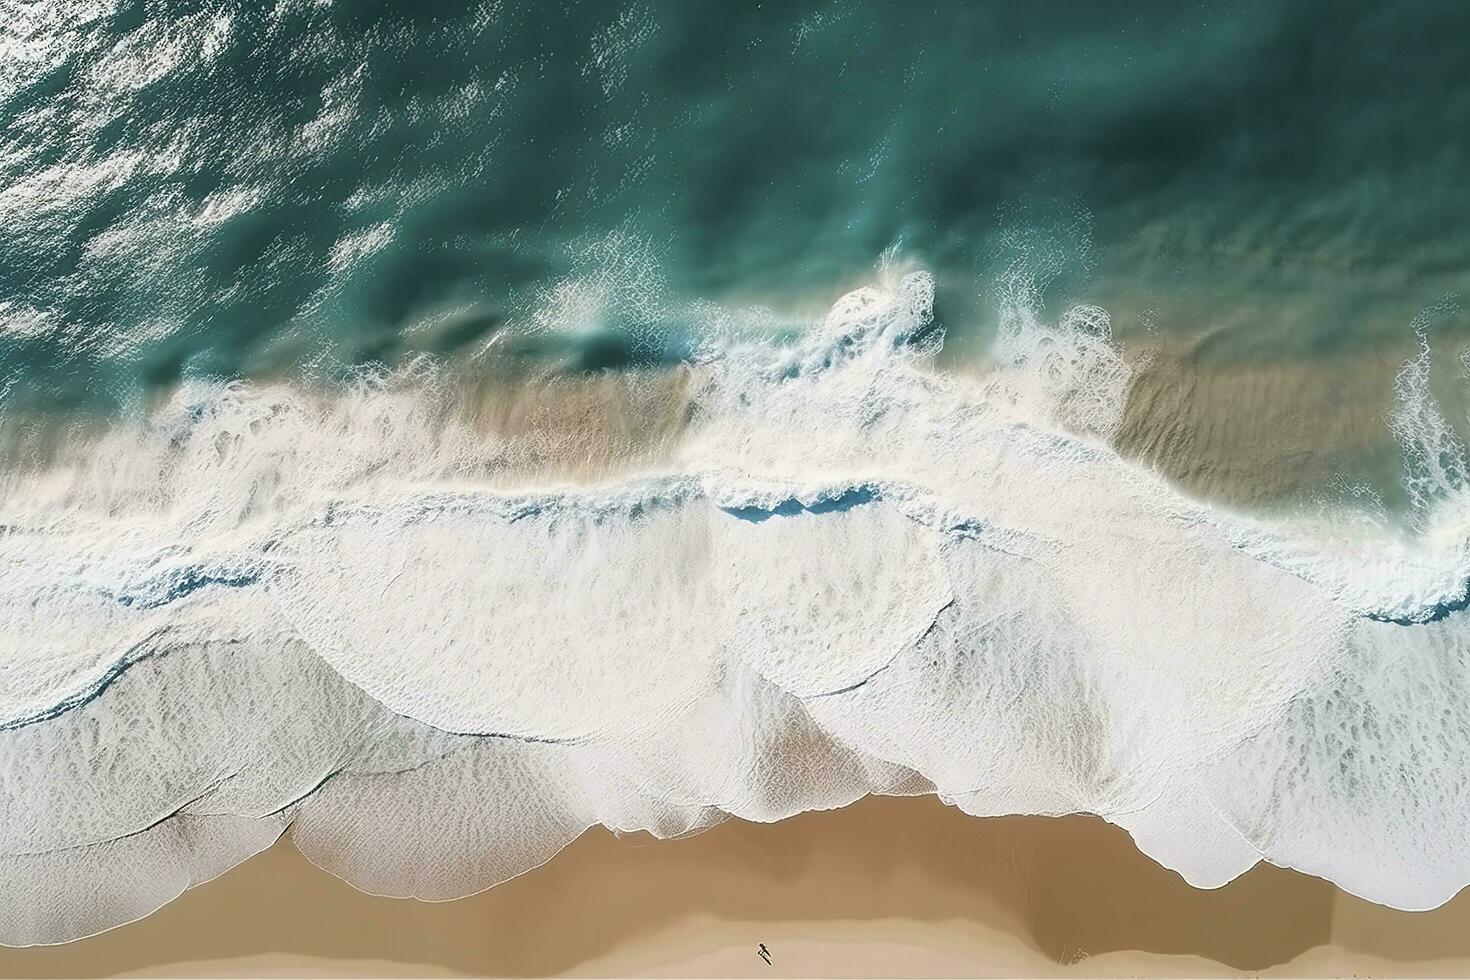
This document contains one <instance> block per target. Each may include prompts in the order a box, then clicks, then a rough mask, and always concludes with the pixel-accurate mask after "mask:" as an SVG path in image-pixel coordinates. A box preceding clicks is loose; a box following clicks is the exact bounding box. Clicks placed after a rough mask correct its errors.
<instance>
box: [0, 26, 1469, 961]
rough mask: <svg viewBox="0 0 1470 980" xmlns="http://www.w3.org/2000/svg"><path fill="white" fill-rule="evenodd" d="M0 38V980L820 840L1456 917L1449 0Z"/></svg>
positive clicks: (1458, 772)
mask: <svg viewBox="0 0 1470 980" xmlns="http://www.w3.org/2000/svg"><path fill="white" fill-rule="evenodd" d="M3 15H4V28H3V30H4V33H3V34H0V38H3V42H0V122H3V123H4V125H5V126H6V134H7V137H6V141H5V142H4V144H3V147H0V174H3V184H0V215H3V216H4V220H5V225H4V227H5V229H6V235H5V236H4V238H3V240H0V452H3V457H0V880H3V882H4V883H5V886H6V889H7V894H9V895H12V896H18V897H19V898H18V900H16V901H12V902H8V903H6V907H5V908H4V909H3V910H0V942H4V943H8V944H29V943H43V942H57V941H63V940H66V939H71V938H75V937H79V936H83V935H87V934H90V933H93V932H96V931H98V930H101V929H105V928H108V927H110V926H114V925H117V924H120V923H122V922H126V921H129V920H131V919H133V918H136V917H138V916H140V915H144V914H146V913H148V912H150V911H152V910H153V909H155V908H157V907H158V906H160V905H162V904H163V903H165V902H167V901H168V900H170V899H171V898H173V897H175V896H177V895H178V894H179V893H180V892H181V891H182V890H184V889H185V888H187V887H189V886H190V885H192V884H196V883H198V882H200V881H203V880H206V879H207V878H209V877H212V876H214V875H216V874H219V873H221V872H223V871H225V870H227V869H228V868H230V867H231V866H233V865H234V864H237V863H238V862H240V861H242V860H244V859H245V858H247V857H248V856H250V855H251V854H254V853H256V852H258V851H259V850H261V849H263V848H265V847H267V846H269V844H270V843H271V842H273V841H274V840H275V839H276V838H277V837H279V836H280V835H281V834H282V833H285V832H288V831H289V833H290V834H291V836H292V839H293V840H294V841H295V843H296V846H298V847H299V848H301V849H302V850H303V851H304V852H305V853H306V854H307V856H308V857H309V858H311V860H313V861H315V862H317V863H318V864H321V865H322V866H323V867H326V868H328V869H329V870H331V871H333V872H335V873H337V874H339V875H341V876H343V877H344V878H346V879H347V880H349V881H351V882H353V883H354V884H356V885H358V886H359V887H362V888H365V889H367V890H369V891H372V892H375V893H379V894H390V895H413V896H417V897H420V898H429V899H443V898H452V897H456V896H460V895H465V894H469V893H471V892H474V891H477V890H479V889H482V888H485V887H489V886H491V885H493V884H496V883H497V882H500V881H503V880H505V879H507V878H509V877H512V876H514V875H517V874H520V873H522V872H525V871H527V870H529V869H531V868H533V867H535V866H536V865H538V864H540V863H542V862H544V861H545V860H547V859H549V858H550V857H552V856H553V855H554V854H555V853H556V851H557V850H558V849H560V848H561V847H562V846H564V845H565V844H567V843H568V842H570V841H571V840H572V839H574V838H575V837H576V836H577V835H578V834H580V833H581V832H582V831H584V830H585V829H587V828H588V827H591V826H594V825H598V824H601V825H604V826H606V827H609V828H611V829H613V830H616V831H636V830H646V831H649V832H651V833H653V834H656V835H658V836H662V837H671V836H676V835H680V834H686V833H690V832H693V831H696V830H699V829H702V828H704V827H708V826H710V825H712V824H714V823H716V822H718V821H719V820H722V819H724V818H726V817H727V816H731V815H733V816H737V817H741V818H745V819H751V820H759V821H772V820H778V819H782V818H784V817H786V816H790V815H793V814H795V813H799V812H802V811H804V810H811V809H823V808H832V807H837V806H842V805H845V804H848V803H851V802H853V801H854V800H856V799H858V798H860V797H861V796H863V795H865V794H868V793H889V794H920V793H934V794H938V795H939V796H940V797H941V798H942V799H944V800H945V801H946V802H948V803H951V804H953V805H955V806H957V807H959V808H961V809H963V810H964V811H966V812H968V813H973V814H976V815H999V814H1013V813H1042V814H1063V813H1072V812H1090V813H1096V814H1099V815H1101V816H1102V817H1104V818H1105V819H1107V820H1109V821H1111V822H1113V823H1115V824H1117V825H1119V826H1121V827H1124V828H1125V829H1127V830H1128V831H1129V832H1130V833H1131V834H1132V835H1133V838H1134V840H1135V841H1136V842H1137V844H1138V846H1139V848H1140V849H1141V850H1143V851H1144V852H1145V853H1146V854H1148V855H1150V856H1151V857H1153V858H1154V859H1156V860H1158V861H1159V862H1161V863H1163V864H1165V865H1167V866H1169V867H1171V868H1174V869H1176V870H1177V871H1179V872H1180V873H1181V874H1182V875H1183V876H1184V877H1185V878H1186V879H1188V880H1189V881H1191V882H1192V883H1194V884H1196V885H1199V886H1201V887H1214V886H1218V885H1221V884H1224V883H1225V882H1227V881H1229V880H1231V879H1232V878H1234V877H1235V876H1237V875H1239V874H1241V873H1242V872H1244V871H1245V870H1247V869H1248V868H1250V867H1251V866H1253V865H1254V864H1255V863H1256V862H1258V861H1261V860H1266V861H1270V862H1272V863H1274V864H1278V865H1282V866H1287V867H1294V868H1299V869H1301V870H1303V871H1307V872H1309V873H1312V874H1316V875H1320V876H1323V877H1326V878H1328V879H1330V880H1332V881H1334V882H1336V883H1337V884H1339V885H1341V886H1342V887H1343V888H1345V889H1347V890H1349V891H1352V892H1354V893H1356V894H1359V895H1362V896H1364V897H1366V898H1369V899H1371V900H1373V901H1376V902H1380V903H1383V904H1388V905H1393V906H1395V907H1399V908H1428V907H1432V906H1435V905H1438V904H1440V903H1442V902H1444V901H1446V900H1447V899H1448V898H1450V897H1451V896H1452V895H1454V894H1455V893H1456V892H1457V891H1458V890H1459V889H1460V888H1461V887H1462V886H1463V885H1465V884H1466V883H1467V882H1470V857H1467V856H1466V855H1467V853H1470V851H1467V846H1466V845H1467V843H1470V805H1467V804H1470V787H1467V785H1466V782H1467V779H1470V697H1467V695H1470V691H1467V690H1466V688H1467V686H1470V674H1467V669H1466V668H1467V656H1470V650H1467V644H1470V619H1467V618H1466V617H1467V615H1470V614H1467V613H1466V612H1465V611H1464V609H1465V606H1466V604H1467V601H1470V600H1467V583H1470V499H1467V480H1466V475H1467V474H1466V467H1467V465H1470V464H1467V460H1466V453H1465V446H1464V442H1463V437H1462V434H1461V433H1462V431H1463V429H1464V426H1465V416H1464V402H1465V396H1464V393H1463V391H1464V389H1463V388H1462V385H1463V383H1464V381H1465V379H1464V378H1463V374H1464V372H1465V370H1466V366H1465V365H1464V364H1462V363H1461V361H1462V357H1461V350H1462V348H1463V345H1464V333H1465V329H1466V326H1467V321H1466V318H1465V316H1464V314H1463V312H1462V311H1461V308H1460V306H1459V305H1458V301H1457V300H1456V298H1455V291H1456V289H1457V288H1463V287H1464V286H1465V285H1466V280H1465V269H1466V268H1467V267H1470V264H1467V261H1466V260H1467V241H1470V239H1467V236H1466V233H1465V229H1464V227H1463V220H1464V218H1465V216H1466V215H1467V214H1470V207H1467V205H1470V198H1467V194H1470V191H1467V190H1466V186H1465V183H1464V181H1463V180H1462V179H1457V175H1461V174H1463V173H1465V172H1470V170H1467V167H1466V165H1467V163H1470V161H1467V156H1470V146H1467V143H1466V140H1465V139H1464V138H1463V137H1462V136H1460V135H1459V133H1460V132H1462V131H1465V132H1470V125H1467V124H1470V88H1467V86H1466V85H1465V84H1464V83H1463V81H1461V80H1460V79H1459V77H1458V74H1457V68H1456V65H1457V62H1456V59H1455V55H1456V52H1455V50H1453V49H1454V45H1452V44H1449V43H1447V41H1446V39H1447V38H1450V37H1452V36H1454V34H1455V32H1456V31H1457V30H1461V31H1462V30H1463V28H1464V27H1466V26H1470V24H1467V23H1466V20H1467V18H1466V14H1465V13H1464V11H1463V10H1462V9H1461V8H1460V7H1459V6H1458V5H1456V4H1450V3H1445V4H1436V3H1429V2H1425V3H1417V4H1410V5H1400V6H1397V7H1394V8H1392V9H1387V8H1380V7H1374V6H1370V5H1367V4H1363V5H1357V4H1347V5H1341V4H1337V5H1330V6H1328V5H1323V4H1320V3H1295V4H1279V3H1274V4H1265V3H1262V4H1246V5H1239V4H1237V5H1231V6H1229V7H1225V6H1223V5H1222V6H1219V7H1215V6H1214V5H1210V4H1206V5H1204V6H1202V7H1191V8H1189V9H1187V10H1186V9H1182V8H1177V6H1175V5H1165V4H1158V5H1149V4H1145V5H1134V6H1133V7H1132V9H1131V11H1130V13H1129V14H1128V15H1126V16H1120V15H1118V14H1116V13H1111V14H1109V13H1105V12H1102V11H1098V10H1094V9H1093V8H1092V7H1089V6H1087V5H1079V4H1070V3H1068V4H1062V3H1057V4H1034V5H1028V6H1027V7H1025V8H1024V9H1020V10H1018V9H1015V8H1013V7H1012V6H1010V5H984V4H954V5H941V6H939V7H935V8H933V9H929V10H923V11H915V10H901V9H900V8H898V7H894V6H892V5H886V4H880V3H831V4H812V5H801V4H796V5H792V4H780V5H772V4H736V5H731V4H725V3H722V4H703V3H680V4H643V3H634V4H629V5H619V4H592V3H586V4H579V3H564V4H560V5H555V6H553V5H549V4H548V5H509V4H500V3H488V4H478V5H469V6H466V5H461V4H445V5H436V4H353V5H348V4H331V3H309V4H308V3H290V2H282V3H279V4H275V5H240V4H234V5H231V4H223V5H221V4H213V5H211V4H199V5H168V6H166V7H165V6H161V5H159V6H154V5H147V4H124V3H106V2H98V3H67V2H51V3H42V4H31V5H26V6H17V7H14V8H6V9H4V10H3ZM1283 379H1285V380H1283ZM1314 392H1317V394H1313V393H1314ZM1321 392H1327V393H1330V397H1328V396H1326V395H1323V394H1321ZM1283 474H1284V475H1283Z"/></svg>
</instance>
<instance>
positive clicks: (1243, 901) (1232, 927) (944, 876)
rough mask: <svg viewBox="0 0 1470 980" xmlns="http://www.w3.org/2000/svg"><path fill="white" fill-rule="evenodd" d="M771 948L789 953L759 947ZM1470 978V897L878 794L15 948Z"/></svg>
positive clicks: (365, 958)
mask: <svg viewBox="0 0 1470 980" xmlns="http://www.w3.org/2000/svg"><path fill="white" fill-rule="evenodd" d="M758 943H765V944H766V945H767V947H768V948H769V949H770V951H771V953H772V956H773V964H772V966H770V967H767V966H766V965H765V964H764V963H763V962H762V961H761V960H760V959H759V958H758V957H757V956H756V954H755V949H756V945H757V944H758ZM1258 971H1259V972H1261V973H1265V974H1269V975H1279V976H1299V977H1305V976H1337V975H1343V974H1349V973H1352V974H1357V975H1368V976H1374V975H1403V974H1405V973H1416V974H1426V973H1431V974H1434V975H1437V976H1467V977H1470V893H1464V892H1462V893H1461V894H1460V895H1459V896H1458V897H1457V898H1455V899H1454V900H1452V901H1451V902H1449V903H1447V904H1446V905H1444V906H1442V907H1441V908H1439V909H1437V910H1434V911H1432V912H1398V911H1395V910H1392V909H1388V908H1384V907H1381V906H1376V905H1372V904H1371V903H1368V902H1366V901H1363V900H1361V899H1357V898H1355V897H1353V896H1350V895H1347V894H1345V893H1343V892H1342V891H1340V890H1339V889H1337V888H1336V887H1334V886H1333V885H1331V884H1330V883H1328V882H1325V881H1322V880H1320V879H1316V878H1312V877H1309V876H1307V875H1304V874H1300V873H1298V872H1294V871H1288V870H1283V869H1280V868H1275V867H1272V866H1269V865H1259V866H1257V867H1256V868H1254V869H1252V870H1251V871H1249V872H1247V873H1246V874H1245V875H1242V876H1241V877H1240V878H1238V879H1237V880H1235V881H1234V882H1231V883H1230V884H1229V885H1226V886H1225V887H1223V888H1220V889H1217V890H1215V891H1202V890H1198V889H1195V888H1192V887H1191V886H1189V885H1188V884H1186V883H1185V882H1184V880H1183V879H1182V878H1180V877H1179V876H1178V875H1177V874H1175V873H1174V872H1172V871H1169V870H1167V869H1165V868H1162V867H1160V866H1159V865H1157V864H1155V863H1154V862H1153V861H1152V860H1150V859H1149V858H1147V857H1145V856H1144V855H1143V854H1141V853H1140V852H1138V851H1137V849H1136V848H1134V846H1133V843H1132V841H1131V840H1130V839H1129V837H1128V835H1127V834H1126V833H1125V832H1124V831H1122V830H1119V829H1118V828H1115V827H1113V826H1111V825H1109V824H1106V823H1104V822H1103V821H1102V820H1100V819H1098V818H1095V817H1087V816H1069V817H1060V818H1052V817H998V818H988V819H982V818H975V817H969V816H966V815H964V814H962V813H960V812H959V811H957V810H955V809H953V808H951V807H947V806H944V805H943V804H942V803H940V802H939V801H938V800H936V799H935V798H933V797H912V798H903V797H878V798H868V799H865V800H863V801H861V802H859V803H856V804H854V805H852V806H851V807H847V808H845V809H842V810H836V811H828V812H814V813H806V814H801V815H799V816H796V817H793V818H790V819H789V820H785V821H782V822H780V823H777V824H771V825H761V824H751V823H746V822H744V821H740V820H730V821H727V822H726V823H724V824H721V825H720V826H717V827H715V828H713V829H711V830H709V831H706V832H705V833H703V834H699V835H697V836H694V837H690V838H686V839H682V840H674V841H655V840H652V839H651V838H647V837H646V836H644V835H633V836H631V837H627V838H624V839H622V840H619V839H617V838H616V837H614V836H613V835H612V834H610V833H608V832H607V831H605V830H603V829H601V828H594V829H593V830H591V831H589V832H588V833H587V834H585V835H583V836H582V837H581V838H580V839H578V840H577V841H576V842H575V843H573V844H572V845H570V846H569V847H567V848H566V849H565V850H564V851H563V852H562V853H560V854H559V855H557V856H556V857H555V858H553V859H552V861H551V862H550V863H548V864H547V865H544V866H543V867H541V868H538V869H536V870H534V871H531V872H529V873H527V874H525V875H523V876H521V877H519V878H516V879H513V880H511V881H508V882H506V883H504V884H502V885H499V886H497V887H495V888H492V889H490V890H489V891H486V892H482V893H480V894H479V895H475V896H471V897H469V898H465V899H460V900H456V901H452V902H444V903H422V902H415V901H412V900H404V899H389V898H376V897H373V896H369V895H367V894H365V893H362V892H359V891H357V890H356V889H354V888H352V887H351V886H349V885H347V884H346V883H345V882H342V881H340V880H338V879H336V878H334V877H332V876H331V875H329V874H328V873H327V872H325V871H322V870H321V869H319V868H316V867H315V866H314V865H311V864H310V863H308V862H307V861H306V860H305V859H304V858H303V857H301V855H300V854H299V852H297V851H296V849H295V848H294V846H292V845H291V843H290V841H289V835H288V836H287V838H285V839H283V840H282V841H281V842H279V843H277V844H276V845H275V846H274V847H272V848H270V849H269V850H268V851H266V852H264V853H263V854H261V855H258V856H257V857H255V858H253V859H251V860H250V861H247V862H246V863H245V864H244V865H242V866H240V867H238V868H236V869H234V870H232V871H230V872H226V873H225V874H224V875H222V876H221V877H219V878H217V879H215V880H213V881H210V882H207V883H205V884H203V885H201V886H199V887H197V888H195V889H191V890H190V891H189V892H188V893H186V894H185V895H183V896H182V897H180V898H179V899H177V900H176V901H174V902H172V903H170V904H169V905H167V906H165V907H164V908H163V909H161V910H159V911H158V912H156V913H154V914H153V915H152V916H149V917H147V918H145V919H142V920H140V921H138V922H134V923H132V924H129V925H126V926H122V927H119V928H117V929H114V930H111V931H109V932H106V933H103V934H101V935H99V936H95V937H92V938H90V939H84V940H79V941H77V942H74V943H69V944H65V945H62V946H51V947H33V948H29V949H3V948H0V977H22V976H24V977H36V978H41V977H62V976H76V977H80V976H98V977H101V976H136V977H142V976H150V977H166V976H555V975H583V976H620V975H621V976H658V975H684V976H711V977H713V976H720V977H724V976H767V975H769V976H1064V975H1066V976H1079V977H1080V976H1126V975H1137V974H1140V973H1148V974H1150V975H1158V976H1231V975H1239V974H1241V973H1244V972H1252V973H1254V972H1258Z"/></svg>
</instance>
